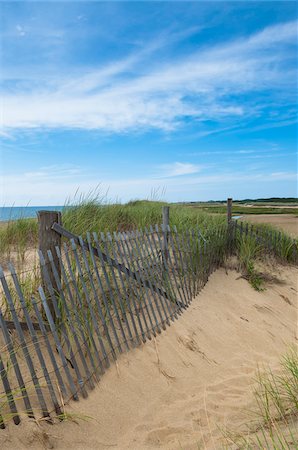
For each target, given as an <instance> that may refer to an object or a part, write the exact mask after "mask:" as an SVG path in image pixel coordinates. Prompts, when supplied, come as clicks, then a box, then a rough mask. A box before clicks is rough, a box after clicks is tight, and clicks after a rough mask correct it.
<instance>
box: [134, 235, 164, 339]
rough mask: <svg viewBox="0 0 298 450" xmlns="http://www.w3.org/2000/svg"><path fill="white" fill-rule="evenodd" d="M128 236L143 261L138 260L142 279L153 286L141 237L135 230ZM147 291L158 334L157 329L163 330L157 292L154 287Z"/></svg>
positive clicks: (136, 254) (158, 330)
mask: <svg viewBox="0 0 298 450" xmlns="http://www.w3.org/2000/svg"><path fill="white" fill-rule="evenodd" d="M128 236H129V237H131V246H132V249H133V252H134V254H135V256H136V257H137V258H139V259H140V260H141V261H142V263H143V264H142V265H141V264H140V263H139V262H137V267H138V270H139V272H140V274H141V279H142V278H145V279H146V280H148V282H149V285H150V286H152V285H151V279H150V278H151V277H150V274H149V272H148V270H147V264H146V257H144V254H143V253H142V251H141V246H142V245H139V242H138V239H139V238H140V236H138V235H137V232H136V233H135V232H133V231H132V232H130V233H129V234H128ZM137 261H138V260H137ZM149 292H150V293H151V295H152V298H151V299H150V298H149ZM146 293H147V299H148V304H149V308H150V311H151V314H150V316H151V315H152V318H153V322H154V323H153V333H154V335H156V333H155V330H156V331H157V332H158V333H160V332H161V330H160V327H159V322H158V320H157V316H156V313H155V309H154V305H155V307H156V310H157V312H158V309H159V306H158V303H157V301H156V296H155V292H154V291H153V289H152V287H151V289H146Z"/></svg>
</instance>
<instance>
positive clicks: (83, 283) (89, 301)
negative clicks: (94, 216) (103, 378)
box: [64, 240, 109, 370]
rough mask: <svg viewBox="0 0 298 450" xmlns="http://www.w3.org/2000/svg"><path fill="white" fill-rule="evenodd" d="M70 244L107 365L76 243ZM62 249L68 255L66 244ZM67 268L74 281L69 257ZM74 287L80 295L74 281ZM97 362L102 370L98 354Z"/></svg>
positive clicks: (72, 241)
mask: <svg viewBox="0 0 298 450" xmlns="http://www.w3.org/2000/svg"><path fill="white" fill-rule="evenodd" d="M71 246H72V252H73V255H74V257H75V262H76V268H77V269H78V274H79V278H80V282H81V284H82V287H83V292H84V297H85V300H86V302H87V305H88V309H89V312H90V317H91V321H92V324H93V327H94V329H95V331H96V336H97V340H98V343H99V347H100V349H101V351H102V354H103V359H104V361H105V362H106V364H107V367H108V365H109V359H108V355H107V352H106V349H105V345H104V343H103V340H102V336H101V332H100V329H99V326H98V322H97V320H96V317H95V313H94V310H93V307H92V304H91V299H90V296H89V292H88V289H87V286H86V283H85V280H84V276H83V271H82V267H81V264H80V261H79V257H78V253H77V247H76V244H75V242H74V240H71ZM64 251H65V255H68V252H67V248H66V245H65V246H64ZM68 270H69V271H70V272H71V273H72V278H73V280H74V282H75V279H74V275H73V272H72V268H71V264H70V261H69V257H68ZM75 288H76V292H77V294H78V295H80V294H79V290H78V287H77V284H76V283H75ZM82 305H83V302H82ZM83 307H84V306H83ZM90 331H91V333H92V330H90ZM98 362H99V365H100V366H101V368H102V370H103V366H102V363H101V358H100V356H99V355H98Z"/></svg>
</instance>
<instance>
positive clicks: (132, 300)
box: [114, 233, 146, 342]
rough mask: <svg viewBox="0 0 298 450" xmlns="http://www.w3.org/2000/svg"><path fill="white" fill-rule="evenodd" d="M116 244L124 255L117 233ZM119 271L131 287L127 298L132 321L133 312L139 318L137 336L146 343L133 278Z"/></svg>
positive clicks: (115, 235) (115, 234) (115, 236)
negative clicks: (132, 286)
mask: <svg viewBox="0 0 298 450" xmlns="http://www.w3.org/2000/svg"><path fill="white" fill-rule="evenodd" d="M114 242H115V244H116V248H117V250H118V253H119V254H122V252H123V250H122V245H121V241H120V236H119V235H117V233H114ZM118 270H119V273H124V275H125V279H126V281H127V285H128V286H129V287H130V293H129V294H127V298H128V304H129V307H130V311H131V314H132V320H134V318H133V316H134V314H133V310H134V311H135V314H136V317H137V320H136V322H135V324H136V323H137V324H138V327H139V330H140V332H139V333H138V332H137V336H138V337H140V336H141V339H142V341H143V342H146V334H145V331H144V328H143V323H142V321H141V318H140V315H139V313H138V311H137V305H136V302H135V296H134V293H133V292H132V289H131V284H132V282H131V278H130V277H129V275H128V273H127V272H125V271H124V272H122V271H121V270H120V267H118Z"/></svg>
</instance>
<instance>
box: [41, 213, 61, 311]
mask: <svg viewBox="0 0 298 450" xmlns="http://www.w3.org/2000/svg"><path fill="white" fill-rule="evenodd" d="M37 217H38V248H39V250H40V251H41V252H42V254H43V256H44V259H45V262H46V268H47V272H48V275H49V279H50V282H51V284H52V286H53V288H54V290H55V291H57V290H58V286H57V284H56V281H55V277H54V274H53V271H52V269H51V265H50V262H49V259H48V255H47V251H48V250H51V252H52V255H53V260H54V264H55V267H56V269H57V272H58V276H59V279H61V267H60V261H59V258H58V256H57V253H56V250H55V247H59V249H61V236H60V234H58V233H56V231H54V230H52V225H53V224H54V223H55V222H56V223H58V224H59V225H62V220H61V212H58V211H38V212H37ZM40 269H41V279H42V285H43V288H44V291H45V292H46V295H47V299H49V308H50V311H51V314H52V316H53V317H55V310H54V305H53V304H52V302H51V301H50V298H51V297H50V294H49V290H48V287H47V286H48V282H47V280H46V279H45V274H44V271H43V269H42V266H41V267H40Z"/></svg>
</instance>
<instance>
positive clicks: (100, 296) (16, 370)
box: [0, 223, 229, 428]
mask: <svg viewBox="0 0 298 450" xmlns="http://www.w3.org/2000/svg"><path fill="white" fill-rule="evenodd" d="M227 228H228V227H227V225H223V226H222V227H219V228H218V229H216V230H214V231H213V232H211V233H209V236H208V239H207V240H206V239H205V238H203V237H202V235H201V233H200V231H199V230H195V229H194V230H190V231H188V232H184V233H178V232H177V230H176V229H175V227H174V228H170V227H169V226H165V225H163V226H155V227H149V228H148V229H146V228H145V229H144V230H142V231H139V230H136V231H130V232H127V233H114V234H110V233H105V234H104V233H100V235H97V234H96V233H92V234H90V233H87V234H86V237H85V238H84V239H83V238H82V237H77V236H74V235H72V234H71V233H69V232H68V231H67V230H64V229H63V228H62V227H61V225H60V224H59V223H56V224H55V226H54V227H53V229H54V230H55V231H56V233H59V234H60V235H62V236H64V237H66V238H68V240H67V241H66V242H64V244H63V245H62V247H61V248H59V246H56V248H55V249H54V250H53V248H52V249H51V250H48V251H47V252H46V254H44V253H43V252H41V251H40V252H39V257H40V264H41V271H42V280H43V281H42V286H40V287H39V288H38V291H37V292H35V293H33V294H32V295H30V296H29V295H27V294H26V293H25V292H24V290H23V288H22V283H21V280H20V279H19V277H18V276H17V274H16V272H15V269H14V267H13V266H12V265H10V267H9V273H5V274H4V272H3V270H2V269H0V280H1V285H2V291H3V292H2V296H1V307H0V327H1V331H0V346H1V356H0V374H1V380H2V384H3V388H4V390H3V391H2V392H0V412H1V417H0V427H2V428H4V427H5V424H6V422H7V421H8V420H9V419H12V420H13V421H14V423H16V424H18V423H19V422H20V419H21V416H22V415H24V414H25V415H28V416H29V417H35V418H40V417H43V418H45V419H46V420H49V421H51V420H53V418H54V417H59V418H61V419H62V418H63V405H64V403H65V402H67V401H68V400H69V399H74V400H78V399H79V397H81V396H82V397H86V396H87V395H88V391H89V390H90V389H93V388H94V386H95V384H96V382H97V381H98V380H99V379H100V377H101V376H102V374H103V373H104V372H105V371H106V370H107V368H108V367H109V366H110V365H111V364H112V363H113V362H115V361H116V359H117V357H118V356H119V354H121V353H122V352H126V351H128V350H129V349H131V348H134V347H136V346H138V345H140V344H141V343H142V342H146V340H147V339H152V338H153V337H154V336H156V334H157V333H160V332H161V331H162V330H163V329H165V328H166V327H167V326H169V325H170V324H171V323H172V322H173V321H175V320H176V319H177V318H178V317H179V316H180V315H181V314H182V312H183V311H184V310H185V309H186V308H187V307H188V305H189V303H190V302H191V300H192V299H193V298H194V297H195V296H196V295H197V294H198V292H199V291H200V290H201V289H202V288H203V286H204V285H205V284H206V282H207V280H208V276H209V275H210V273H211V272H212V271H214V270H215V269H216V268H217V267H218V266H219V265H220V264H221V263H222V261H223V258H224V256H225V255H226V254H227V252H228V249H229V242H228V233H227ZM53 251H54V252H55V253H53Z"/></svg>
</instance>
